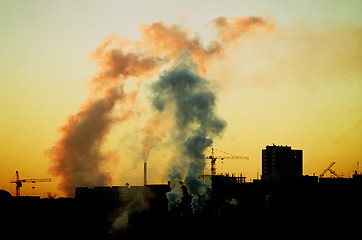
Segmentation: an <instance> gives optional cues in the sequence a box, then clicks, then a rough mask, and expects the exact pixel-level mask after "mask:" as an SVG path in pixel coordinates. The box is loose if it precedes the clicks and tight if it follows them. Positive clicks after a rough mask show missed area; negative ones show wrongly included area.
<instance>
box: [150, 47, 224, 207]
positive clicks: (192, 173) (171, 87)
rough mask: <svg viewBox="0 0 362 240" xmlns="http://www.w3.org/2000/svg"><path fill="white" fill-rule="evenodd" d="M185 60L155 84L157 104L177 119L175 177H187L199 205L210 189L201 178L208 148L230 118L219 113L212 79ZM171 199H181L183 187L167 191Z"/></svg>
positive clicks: (154, 91) (184, 58)
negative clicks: (200, 198) (225, 118)
mask: <svg viewBox="0 0 362 240" xmlns="http://www.w3.org/2000/svg"><path fill="white" fill-rule="evenodd" d="M183 55H185V54H183ZM181 59H182V60H181V63H179V64H178V65H176V66H175V67H174V68H173V69H171V70H169V71H166V72H164V73H163V74H162V75H161V76H160V78H159V80H158V81H157V82H155V83H154V84H153V86H152V92H153V106H154V107H155V108H156V109H157V110H158V111H161V112H163V111H167V112H169V113H170V114H172V115H173V117H174V119H175V128H173V130H172V133H171V138H172V139H173V140H174V141H175V143H176V145H177V146H179V147H178V148H177V152H176V155H175V156H174V159H172V160H171V167H170V172H169V175H170V178H171V181H181V180H182V181H183V180H185V184H186V187H187V189H188V192H189V193H190V194H191V195H192V196H193V197H194V199H195V200H194V199H193V201H192V203H193V207H194V208H195V207H196V206H197V205H198V201H197V199H198V196H200V195H203V194H205V193H206V189H207V188H208V187H209V186H208V184H207V183H206V182H205V181H204V180H202V179H200V178H199V177H200V175H201V174H202V173H203V170H204V167H205V155H204V152H205V150H206V148H207V147H209V146H211V144H212V139H213V138H214V137H216V136H218V135H219V134H220V133H221V132H222V130H223V129H224V128H225V126H226V122H225V121H223V120H221V119H220V118H219V117H217V116H216V114H215V110H216V109H215V106H216V97H215V94H214V92H213V91H212V88H211V85H210V83H209V81H207V80H206V79H204V78H202V77H201V76H200V75H199V74H198V72H197V68H196V66H195V64H193V63H192V61H191V59H189V57H182V58H181ZM167 197H168V199H169V202H171V203H172V202H178V201H180V197H181V195H180V191H179V187H178V186H177V188H176V190H175V191H171V192H170V193H168V194H167Z"/></svg>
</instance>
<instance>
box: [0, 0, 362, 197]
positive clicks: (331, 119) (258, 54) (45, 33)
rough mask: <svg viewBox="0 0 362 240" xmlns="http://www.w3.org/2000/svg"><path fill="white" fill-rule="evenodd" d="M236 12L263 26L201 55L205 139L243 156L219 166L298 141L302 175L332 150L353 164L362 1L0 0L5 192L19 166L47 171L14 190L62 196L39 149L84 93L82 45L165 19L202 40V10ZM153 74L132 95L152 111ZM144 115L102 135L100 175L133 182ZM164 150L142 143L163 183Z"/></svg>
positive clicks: (23, 171)
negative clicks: (209, 89) (210, 108)
mask: <svg viewBox="0 0 362 240" xmlns="http://www.w3.org/2000/svg"><path fill="white" fill-rule="evenodd" d="M247 16H259V17H263V18H265V19H267V20H268V22H270V23H271V24H272V25H273V27H272V28H269V29H257V30H256V31H253V33H251V34H245V36H243V37H242V38H241V39H240V43H238V44H236V45H235V46H233V47H231V48H229V49H228V50H227V51H226V52H225V53H224V54H223V56H222V57H219V58H213V59H212V61H209V62H208V64H207V66H206V69H207V71H206V73H205V74H204V77H205V78H206V79H209V80H210V81H211V82H213V84H214V86H215V93H216V96H217V104H216V109H217V115H218V116H219V117H221V118H222V119H224V120H225V121H226V123H227V127H226V129H225V130H224V132H223V133H222V135H221V136H219V137H217V138H215V139H214V144H213V146H214V147H215V148H216V149H219V150H222V151H224V152H228V153H232V154H235V155H242V156H248V157H249V160H232V159H230V160H224V161H222V162H217V171H218V173H221V172H224V173H227V172H229V173H235V174H240V173H242V174H243V175H244V176H246V177H247V178H248V180H250V179H253V178H260V174H261V150H262V149H263V148H265V146H266V145H272V144H276V145H288V146H292V148H294V149H301V150H303V160H304V164H303V172H304V174H308V175H313V174H316V175H319V174H320V173H321V172H322V171H323V170H324V169H325V168H326V167H327V166H328V165H329V164H330V163H331V162H333V161H335V162H336V164H335V166H334V167H333V169H334V170H335V171H336V172H338V173H340V174H342V175H344V176H350V175H351V174H352V171H353V170H355V169H356V166H357V162H360V166H361V167H360V168H362V158H361V156H362V148H361V144H362V94H361V93H362V44H361V42H362V3H361V1H345V0H343V1H324V0H318V1H315V0H314V1H296V0H295V1H290V0H289V1H286V0H284V1H283V0H279V1H278V0H272V1H267V0H265V1H262V0H254V1H231V0H222V1H208V2H207V4H205V1H188V0H183V1H176V0H172V1H163V0H159V1H36V0H35V1H3V0H0V36H1V37H0V68H1V70H0V189H5V190H7V191H10V192H11V193H12V194H13V195H14V194H15V186H14V185H13V184H10V181H11V180H12V179H13V177H14V175H15V171H17V170H18V171H19V172H20V177H21V178H44V177H52V179H53V182H52V183H35V184H24V186H23V188H22V194H24V195H33V194H35V195H40V196H45V195H46V193H47V192H51V193H53V194H58V196H64V192H62V190H60V189H59V188H58V185H59V183H60V181H61V179H60V178H59V176H56V175H54V173H52V172H51V171H50V170H49V169H50V168H51V166H52V163H51V159H50V158H49V155H48V154H47V151H48V150H49V149H51V148H52V147H53V146H54V145H55V144H56V142H57V141H58V140H59V138H60V128H61V127H62V126H64V124H65V122H66V121H67V119H68V117H69V116H70V115H72V114H75V113H76V112H77V111H78V109H79V108H80V106H82V104H83V103H84V102H85V101H86V100H87V99H88V97H89V95H90V92H89V83H90V81H91V79H92V78H94V76H95V75H96V74H97V72H99V66H98V65H97V62H96V61H95V60H94V57H92V54H93V53H94V51H95V50H96V49H97V48H98V47H99V46H100V45H101V44H102V43H103V42H104V40H105V39H106V38H107V37H109V36H115V35H116V36H120V37H122V38H125V39H131V40H133V41H138V40H139V39H140V38H141V28H142V26H144V25H145V24H152V23H154V22H164V23H165V24H177V25H180V26H181V27H185V28H187V29H190V31H192V32H193V33H196V34H197V36H198V37H199V38H200V39H202V41H204V42H203V43H204V44H208V43H210V42H211V41H212V40H213V37H214V35H213V30H212V27H211V21H212V20H213V19H216V18H218V17H247ZM158 74H159V73H156V74H154V75H150V77H149V78H150V79H149V80H147V81H145V84H144V86H143V87H142V89H141V92H140V94H139V103H140V104H141V105H142V106H143V107H144V111H145V112H152V111H151V107H150V106H151V104H150V92H149V85H150V84H151V83H152V81H154V80H155V79H157V77H158ZM126 87H127V86H126ZM128 87H129V88H130V91H131V90H132V87H133V86H132V84H130V85H129V86H128ZM145 119H146V118H145V117H143V116H141V117H140V118H134V119H133V120H131V121H127V122H125V123H122V124H119V125H116V126H114V127H113V128H112V131H111V133H110V134H109V136H107V139H106V141H105V143H104V144H103V146H102V148H104V149H106V150H109V151H112V152H116V155H117V156H118V157H117V158H115V159H114V160H111V161H108V162H107V163H106V164H105V165H104V166H103V167H104V169H106V170H107V171H108V172H110V174H111V176H112V181H111V183H109V184H111V185H124V184H125V183H126V182H128V183H130V184H131V185H141V184H142V183H143V175H142V174H143V173H142V170H143V163H142V161H141V160H140V151H141V150H140V149H141V144H140V142H141V139H142V134H141V133H140V129H141V128H142V124H143V123H144V121H145ZM169 152H170V151H169V149H167V144H166V143H162V142H161V143H160V144H159V145H158V146H156V147H155V148H154V149H153V150H152V151H151V152H150V157H149V159H148V165H149V173H148V177H149V179H148V182H149V183H166V182H167V180H168V176H167V173H166V171H167V168H168V165H169V162H168V160H167V159H168V156H169V155H170V153H169ZM216 153H217V154H218V152H216ZM219 154H222V155H225V154H224V153H220V152H219ZM208 167H209V165H207V169H208ZM207 169H206V173H207V171H208V170H207ZM32 187H35V188H34V189H32Z"/></svg>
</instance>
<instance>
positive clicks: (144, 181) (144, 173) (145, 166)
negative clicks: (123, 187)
mask: <svg viewBox="0 0 362 240" xmlns="http://www.w3.org/2000/svg"><path fill="white" fill-rule="evenodd" d="M143 185H144V186H146V185H147V162H144V163H143Z"/></svg>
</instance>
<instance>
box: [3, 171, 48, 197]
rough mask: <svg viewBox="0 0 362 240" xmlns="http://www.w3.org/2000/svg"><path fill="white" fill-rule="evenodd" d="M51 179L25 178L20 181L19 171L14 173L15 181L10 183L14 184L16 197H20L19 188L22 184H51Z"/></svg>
mask: <svg viewBox="0 0 362 240" xmlns="http://www.w3.org/2000/svg"><path fill="white" fill-rule="evenodd" d="M51 181H52V179H51V178H25V179H20V177H19V171H16V172H15V180H13V181H11V182H10V183H15V186H16V196H17V197H20V188H21V187H22V186H23V183H36V182H51Z"/></svg>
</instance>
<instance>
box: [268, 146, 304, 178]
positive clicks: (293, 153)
mask: <svg viewBox="0 0 362 240" xmlns="http://www.w3.org/2000/svg"><path fill="white" fill-rule="evenodd" d="M302 176H303V151H302V150H294V149H292V148H291V147H289V146H277V145H274V144H273V146H266V148H265V149H263V150H262V180H265V181H268V182H284V181H293V180H297V179H299V178H301V177H302Z"/></svg>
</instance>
